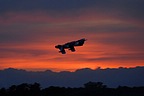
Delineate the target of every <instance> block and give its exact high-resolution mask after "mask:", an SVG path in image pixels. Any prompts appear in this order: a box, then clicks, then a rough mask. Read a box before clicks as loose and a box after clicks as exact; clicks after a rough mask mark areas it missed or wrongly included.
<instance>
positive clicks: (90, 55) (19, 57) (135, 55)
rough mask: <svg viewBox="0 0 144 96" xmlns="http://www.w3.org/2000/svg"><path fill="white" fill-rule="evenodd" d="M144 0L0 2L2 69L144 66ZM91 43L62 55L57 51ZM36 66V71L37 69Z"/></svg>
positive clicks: (16, 0)
mask: <svg viewBox="0 0 144 96" xmlns="http://www.w3.org/2000/svg"><path fill="white" fill-rule="evenodd" d="M143 4H144V1H142V0H118V1H115V0H70V1H68V0H61V1H59V0H36V1H30V0H25V1H18V0H13V1H10V0H0V6H1V8H0V53H1V54H0V68H2V69H3V68H7V67H14V68H24V69H38V68H39V69H42V68H43V69H45V68H50V69H55V71H60V70H76V69H77V68H85V67H89V68H93V69H95V68H97V67H98V66H101V67H103V68H106V67H119V66H125V67H131V66H138V65H141V66H143V65H144V60H143V58H144V45H143V42H144V38H143V36H144V26H143V25H144V23H143V22H144V13H143V9H144V6H143ZM83 37H85V38H87V39H88V41H87V42H86V44H85V45H84V46H83V47H79V48H76V50H77V51H76V52H75V53H70V52H68V54H67V55H65V56H63V55H61V54H59V53H58V52H57V51H58V50H56V49H54V46H55V45H56V44H63V43H66V42H69V41H73V40H77V39H80V38H83ZM35 65H36V66H35Z"/></svg>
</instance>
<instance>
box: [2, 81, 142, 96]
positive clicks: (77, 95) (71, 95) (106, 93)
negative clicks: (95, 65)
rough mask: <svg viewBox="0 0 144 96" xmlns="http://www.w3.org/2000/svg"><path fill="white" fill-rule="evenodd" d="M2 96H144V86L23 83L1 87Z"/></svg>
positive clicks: (93, 83) (94, 83)
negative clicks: (44, 86) (68, 85)
mask: <svg viewBox="0 0 144 96" xmlns="http://www.w3.org/2000/svg"><path fill="white" fill-rule="evenodd" d="M0 96H144V86H141V87H127V86H118V87H117V88H108V87H107V86H106V85H104V84H103V83H102V82H88V83H85V84H84V87H79V88H70V87H68V88H66V87H59V86H50V87H48V88H43V89H42V88H41V87H40V84H39V83H34V84H27V83H23V84H20V85H12V86H10V87H9V88H7V89H6V88H1V89H0Z"/></svg>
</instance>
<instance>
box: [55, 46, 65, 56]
mask: <svg viewBox="0 0 144 96" xmlns="http://www.w3.org/2000/svg"><path fill="white" fill-rule="evenodd" d="M55 48H58V49H59V50H60V51H59V52H60V53H62V54H66V51H65V50H64V47H63V46H62V45H57V46H55Z"/></svg>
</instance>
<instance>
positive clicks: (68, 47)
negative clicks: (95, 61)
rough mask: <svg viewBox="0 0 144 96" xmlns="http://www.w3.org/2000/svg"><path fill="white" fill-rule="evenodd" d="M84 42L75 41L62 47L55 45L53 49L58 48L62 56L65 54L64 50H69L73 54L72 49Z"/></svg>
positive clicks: (81, 40) (73, 50) (83, 40)
mask: <svg viewBox="0 0 144 96" xmlns="http://www.w3.org/2000/svg"><path fill="white" fill-rule="evenodd" d="M85 41H86V39H85V38H83V39H80V40H77V41H72V42H68V43H65V44H63V45H56V46H55V48H58V49H59V50H60V51H59V52H60V53H62V54H66V51H65V49H69V50H71V51H72V52H75V48H74V47H75V46H83V44H84V42H85Z"/></svg>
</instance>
